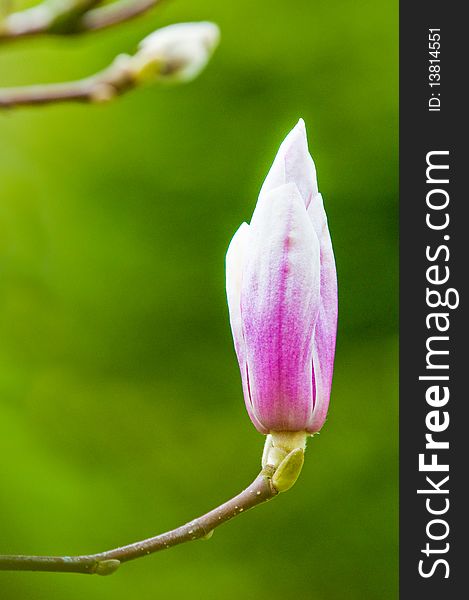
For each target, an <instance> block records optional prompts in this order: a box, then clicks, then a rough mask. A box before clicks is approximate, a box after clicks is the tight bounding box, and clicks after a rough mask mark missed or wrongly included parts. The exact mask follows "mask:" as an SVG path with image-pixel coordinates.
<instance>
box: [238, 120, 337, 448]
mask: <svg viewBox="0 0 469 600" xmlns="http://www.w3.org/2000/svg"><path fill="white" fill-rule="evenodd" d="M226 287H227V297H228V305H229V311H230V321H231V328H232V332H233V338H234V343H235V349H236V354H237V357H238V361H239V366H240V370H241V379H242V383H243V391H244V398H245V401H246V407H247V410H248V412H249V416H250V418H251V420H252V422H253V424H254V425H255V427H256V428H257V429H258V430H259V431H260V432H261V433H264V434H269V433H271V434H273V436H274V438H275V435H276V432H298V433H300V434H303V440H305V438H306V435H305V434H313V433H315V432H317V431H319V430H320V429H321V427H322V425H323V424H324V421H325V419H326V415H327V409H328V405H329V396H330V391H331V383H332V371H333V364H334V351H335V340H336V327H337V278H336V268H335V261H334V255H333V251H332V244H331V238H330V235H329V229H328V225H327V218H326V214H325V212H324V207H323V201H322V197H321V194H320V193H319V192H318V186H317V181H316V169H315V166H314V162H313V159H312V158H311V156H310V154H309V151H308V145H307V139H306V131H305V125H304V122H303V120H300V121H299V122H298V124H297V125H296V126H295V128H294V129H293V130H292V131H291V132H290V133H289V134H288V136H287V137H286V139H285V140H284V142H283V143H282V145H281V146H280V149H279V151H278V153H277V156H276V157H275V160H274V162H273V164H272V167H271V169H270V171H269V173H268V175H267V177H266V179H265V181H264V184H263V186H262V189H261V191H260V194H259V198H258V201H257V205H256V208H255V210H254V214H253V216H252V219H251V223H250V224H249V225H247V224H246V223H243V224H242V225H241V227H240V228H239V229H238V231H237V232H236V234H235V236H234V237H233V239H232V241H231V244H230V247H229V249H228V253H227V256H226ZM280 435H282V434H280ZM300 437H301V436H300ZM277 438H278V435H277ZM287 450H289V449H288V448H287Z"/></svg>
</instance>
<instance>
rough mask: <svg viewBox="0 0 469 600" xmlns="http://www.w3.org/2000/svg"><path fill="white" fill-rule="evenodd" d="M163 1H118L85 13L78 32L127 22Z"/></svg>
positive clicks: (96, 29)
mask: <svg viewBox="0 0 469 600" xmlns="http://www.w3.org/2000/svg"><path fill="white" fill-rule="evenodd" d="M161 2H163V0H118V1H117V2H114V3H113V4H107V5H106V6H101V7H99V8H95V9H93V10H90V11H88V12H87V13H85V14H84V15H83V16H82V17H81V19H80V20H79V22H78V23H77V25H78V30H79V31H98V30H99V29H105V28H107V27H111V26H112V25H117V24H118V23H123V22H124V21H129V20H130V19H134V18H135V17H138V16H140V15H141V14H143V13H145V12H147V11H149V10H150V9H151V8H153V7H154V6H157V5H158V4H161Z"/></svg>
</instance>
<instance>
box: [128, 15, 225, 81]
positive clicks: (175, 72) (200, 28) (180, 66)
mask: <svg viewBox="0 0 469 600" xmlns="http://www.w3.org/2000/svg"><path fill="white" fill-rule="evenodd" d="M219 39H220V30H219V29H218V26H217V25H215V23H209V22H200V23H177V24H175V25H169V26H168V27H163V28H162V29H158V30H157V31H155V32H154V33H152V34H150V35H149V36H147V37H146V38H145V39H144V40H142V42H141V43H140V45H139V47H138V51H137V53H136V54H135V56H133V58H132V65H131V70H132V75H133V77H134V78H135V79H137V80H139V81H143V80H147V79H157V80H159V81H165V82H186V81H191V80H192V79H194V78H195V77H197V75H198V74H199V73H200V72H201V71H202V70H203V69H204V67H205V65H206V64H207V63H208V61H209V59H210V57H211V56H212V54H213V52H214V50H215V48H216V47H217V45H218V42H219Z"/></svg>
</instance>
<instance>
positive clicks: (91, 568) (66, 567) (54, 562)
mask: <svg viewBox="0 0 469 600" xmlns="http://www.w3.org/2000/svg"><path fill="white" fill-rule="evenodd" d="M274 473H275V467H273V466H271V465H268V466H267V467H264V469H263V470H262V471H261V473H260V474H259V475H258V477H257V478H256V479H255V480H254V481H253V483H252V484H251V485H250V486H249V487H248V488H246V489H245V490H244V491H243V492H241V493H240V494H238V495H237V496H235V497H234V498H232V499H231V500H228V502H225V503H224V504H222V505H220V506H218V507H217V508H215V509H213V510H211V511H210V512H208V513H206V514H205V515H203V516H201V517H198V518H197V519H194V520H193V521H190V522H189V523H186V524H185V525H182V526H181V527H178V528H177V529H173V530H172V531H168V532H167V533H162V534H161V535H157V536H156V537H152V538H149V539H146V540H143V541H140V542H135V543H133V544H129V545H127V546H122V547H120V548H115V549H113V550H108V551H107V552H100V553H97V554H86V555H82V556H21V555H20V556H14V555H10V556H9V555H5V556H1V555H0V571H55V572H67V573H86V574H90V575H91V574H93V573H96V574H98V575H110V574H111V573H113V572H114V571H115V570H116V569H118V567H119V566H120V564H121V563H124V562H128V561H130V560H135V559H136V558H139V557H141V556H146V555H148V554H153V553H154V552H159V551H160V550H166V549H168V548H172V547H173V546H177V545H178V544H183V543H184V542H190V541H193V540H198V539H203V538H205V539H208V537H210V536H211V534H212V532H213V530H214V529H215V528H216V527H219V526H220V525H222V524H223V523H226V522H227V521H229V520H230V519H232V518H233V517H236V516H238V515H240V514H241V513H243V512H246V511H247V510H249V509H250V508H253V507H254V506H257V505H259V504H262V503H263V502H266V501H268V500H270V499H271V498H273V497H274V496H276V495H277V493H278V490H277V489H276V488H275V487H274V485H273V482H272V476H273V475H274ZM274 481H275V480H274Z"/></svg>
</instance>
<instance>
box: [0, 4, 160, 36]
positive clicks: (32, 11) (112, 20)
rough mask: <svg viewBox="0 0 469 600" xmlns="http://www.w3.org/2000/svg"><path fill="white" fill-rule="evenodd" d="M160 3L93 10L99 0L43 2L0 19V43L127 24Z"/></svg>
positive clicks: (116, 5)
mask: <svg viewBox="0 0 469 600" xmlns="http://www.w3.org/2000/svg"><path fill="white" fill-rule="evenodd" d="M162 1H163V0H117V1H116V2H113V3H112V4H108V5H106V6H100V7H97V8H94V6H96V4H99V3H100V2H101V0H70V2H64V3H62V4H59V3H55V4H54V5H48V4H47V2H43V3H42V4H38V5H37V6H35V7H33V8H29V9H26V10H23V11H19V12H16V13H12V14H10V15H7V16H6V17H4V18H3V19H2V18H1V17H0V42H6V41H10V40H15V39H18V38H23V37H31V36H34V35H41V34H54V35H71V34H79V33H86V32H90V31H98V30H100V29H105V28H107V27H111V26H112V25H117V24H119V23H123V22H124V21H129V20H130V19H133V18H135V17H138V16H139V15H141V14H143V13H145V12H147V11H149V10H150V9H151V8H153V7H154V6H157V5H158V4H161V2H162Z"/></svg>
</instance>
